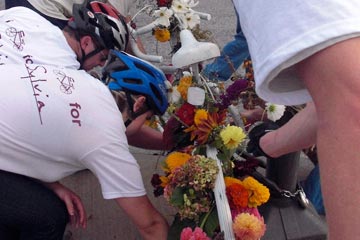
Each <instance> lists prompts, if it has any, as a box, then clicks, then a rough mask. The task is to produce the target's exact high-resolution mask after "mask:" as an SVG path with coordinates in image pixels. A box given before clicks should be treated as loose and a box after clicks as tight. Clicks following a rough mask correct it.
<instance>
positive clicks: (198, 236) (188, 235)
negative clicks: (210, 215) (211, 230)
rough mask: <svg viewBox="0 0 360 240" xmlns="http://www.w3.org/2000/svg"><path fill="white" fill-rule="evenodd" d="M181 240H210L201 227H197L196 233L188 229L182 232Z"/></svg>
mask: <svg viewBox="0 0 360 240" xmlns="http://www.w3.org/2000/svg"><path fill="white" fill-rule="evenodd" d="M180 240H210V238H209V237H208V236H207V235H206V233H204V232H203V230H202V229H201V228H199V227H196V228H195V230H194V231H192V229H191V228H190V227H187V228H184V229H183V230H182V232H181V235H180Z"/></svg>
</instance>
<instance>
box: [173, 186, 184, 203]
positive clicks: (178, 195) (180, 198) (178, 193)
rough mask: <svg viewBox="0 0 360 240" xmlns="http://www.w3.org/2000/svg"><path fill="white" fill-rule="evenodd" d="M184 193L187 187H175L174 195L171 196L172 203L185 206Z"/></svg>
mask: <svg viewBox="0 0 360 240" xmlns="http://www.w3.org/2000/svg"><path fill="white" fill-rule="evenodd" d="M184 193H185V189H183V188H179V187H177V188H175V189H174V191H173V193H172V196H171V198H170V203H171V204H172V205H174V206H178V207H179V206H183V205H184Z"/></svg>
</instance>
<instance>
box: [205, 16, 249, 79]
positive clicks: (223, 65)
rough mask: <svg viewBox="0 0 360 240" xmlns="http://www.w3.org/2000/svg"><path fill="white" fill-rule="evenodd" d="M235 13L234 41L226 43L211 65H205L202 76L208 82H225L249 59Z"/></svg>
mask: <svg viewBox="0 0 360 240" xmlns="http://www.w3.org/2000/svg"><path fill="white" fill-rule="evenodd" d="M235 13H236V21H237V25H236V34H235V35H234V40H232V41H231V42H228V43H227V44H226V45H225V46H224V48H223V49H222V51H221V55H220V56H219V57H217V58H215V60H214V61H213V62H212V63H209V64H208V65H206V67H205V69H204V70H203V74H204V75H205V76H206V77H207V78H209V79H210V80H221V81H226V80H228V79H229V78H230V76H231V75H232V74H233V73H234V71H236V69H237V68H238V67H239V66H240V65H241V64H242V63H243V62H244V60H245V59H247V58H248V57H249V49H248V45H247V42H246V38H245V36H244V34H243V32H242V30H241V26H240V22H239V16H238V13H237V11H235Z"/></svg>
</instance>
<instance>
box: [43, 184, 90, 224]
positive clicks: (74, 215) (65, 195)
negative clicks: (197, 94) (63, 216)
mask: <svg viewBox="0 0 360 240" xmlns="http://www.w3.org/2000/svg"><path fill="white" fill-rule="evenodd" d="M43 184H44V185H45V186H46V187H47V188H49V189H51V190H52V191H54V193H55V194H56V195H57V196H58V197H59V198H60V199H61V200H62V201H63V202H64V203H65V205H66V208H67V210H68V213H69V215H70V222H71V224H72V225H74V226H75V227H79V226H81V227H83V228H86V220H87V219H86V212H85V208H84V205H83V204H82V201H81V199H80V197H79V196H78V195H76V194H75V193H74V192H73V191H71V190H70V189H68V188H67V187H65V186H64V185H62V184H61V183H59V182H53V183H45V182H43Z"/></svg>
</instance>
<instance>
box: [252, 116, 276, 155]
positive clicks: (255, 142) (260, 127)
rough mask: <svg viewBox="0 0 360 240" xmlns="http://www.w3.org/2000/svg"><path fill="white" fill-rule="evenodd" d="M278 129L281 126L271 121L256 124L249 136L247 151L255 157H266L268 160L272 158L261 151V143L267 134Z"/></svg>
mask: <svg viewBox="0 0 360 240" xmlns="http://www.w3.org/2000/svg"><path fill="white" fill-rule="evenodd" d="M278 128H279V126H278V125H277V124H276V123H274V122H271V121H267V122H258V123H255V124H254V126H253V127H252V128H251V129H250V131H249V134H248V136H249V140H250V141H249V143H248V144H247V147H246V151H247V152H248V153H251V154H253V155H254V156H265V157H267V158H271V157H270V156H268V155H267V154H266V153H265V152H264V151H263V150H262V149H261V147H260V144H259V142H260V138H261V137H262V136H264V135H265V134H266V133H268V132H271V131H274V130H276V129H278Z"/></svg>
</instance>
